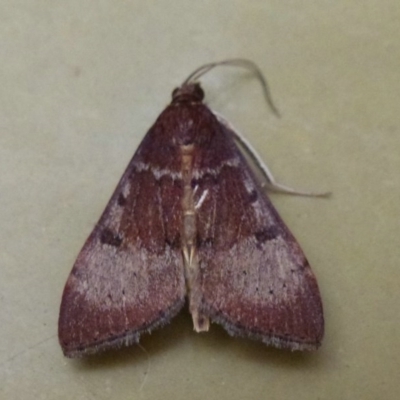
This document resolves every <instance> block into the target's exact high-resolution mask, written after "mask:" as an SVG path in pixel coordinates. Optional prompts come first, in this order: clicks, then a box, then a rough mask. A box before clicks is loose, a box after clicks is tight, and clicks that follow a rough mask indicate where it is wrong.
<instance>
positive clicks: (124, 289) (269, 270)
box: [58, 59, 325, 357]
mask: <svg viewBox="0 0 400 400" xmlns="http://www.w3.org/2000/svg"><path fill="white" fill-rule="evenodd" d="M222 65H226V66H238V67H244V68H247V69H250V70H251V71H252V72H253V73H254V74H255V75H256V76H257V77H258V78H259V80H260V82H261V84H262V87H263V90H264V95H265V97H266V99H267V101H268V103H269V105H270V107H271V108H272V110H273V111H275V112H277V111H276V109H275V108H274V105H273V103H272V100H271V97H270V95H269V90H268V86H267V83H266V80H265V78H264V77H263V75H262V74H261V72H260V70H259V69H258V67H257V66H256V65H255V64H254V63H252V62H250V61H248V60H242V59H233V60H226V61H222V62H217V63H211V64H206V65H203V66H202V67H200V68H198V69H197V70H196V71H194V72H193V73H192V74H191V75H190V76H189V77H188V78H187V79H186V80H185V82H184V83H183V84H182V85H181V86H180V87H179V88H177V89H175V90H174V91H173V93H172V101H171V104H170V105H168V106H167V108H166V109H165V110H164V111H163V112H162V113H161V115H160V116H159V117H158V119H157V120H156V122H155V123H154V125H153V126H152V127H151V128H150V130H149V131H148V133H147V134H146V136H145V137H144V139H143V141H142V142H141V144H140V146H139V148H138V149H137V151H136V153H135V155H134V156H133V158H132V160H131V161H130V163H129V165H128V167H127V169H126V171H125V173H124V174H123V176H122V178H121V180H120V182H119V184H118V186H117V188H116V189H115V192H114V194H113V195H112V197H111V199H110V201H109V203H108V204H107V206H106V208H105V210H104V212H103V214H102V216H101V217H100V220H99V221H98V223H97V224H96V226H95V228H94V229H93V232H92V233H91V234H90V236H89V238H88V239H87V240H86V243H85V244H84V246H83V249H82V250H81V252H80V253H79V255H78V258H77V260H76V262H75V265H74V267H73V269H72V272H71V274H70V276H69V278H68V280H67V282H66V285H65V289H64V293H63V297H62V302H61V309H60V317H59V327H58V328H59V341H60V344H61V347H62V350H63V352H64V355H65V356H67V357H80V356H83V355H86V354H91V353H97V352H100V351H103V350H105V349H108V348H113V347H121V346H123V345H130V344H132V343H135V342H138V341H139V338H140V336H141V335H142V334H143V333H146V332H151V331H152V330H153V329H155V328H158V327H160V326H162V325H164V324H166V323H168V322H169V321H170V320H171V319H172V318H173V317H174V316H175V315H176V314H177V313H178V312H179V311H180V310H181V309H182V307H183V306H184V304H185V300H186V299H187V301H188V305H189V311H190V313H191V315H192V319H193V325H194V330H195V331H197V332H203V331H208V329H209V325H210V321H212V322H215V323H218V324H221V325H222V326H223V327H224V328H225V329H226V331H227V332H228V333H229V334H230V335H234V336H244V337H249V338H252V339H257V340H260V341H262V342H264V343H265V344H267V345H271V346H275V347H278V348H287V349H291V350H314V349H317V348H318V347H319V345H320V344H321V340H322V337H323V333H324V319H323V311H322V302H321V297H320V293H319V289H318V285H317V281H316V279H315V277H314V275H313V273H312V271H311V269H310V266H309V264H308V262H307V260H306V258H305V256H304V254H303V251H302V250H301V248H300V246H299V245H298V243H297V242H296V240H295V238H294V237H293V235H292V234H291V233H290V231H289V230H288V228H287V227H286V225H285V224H284V222H283V221H282V219H281V217H280V216H279V215H278V213H277V211H276V210H275V208H274V207H273V205H272V204H271V202H270V200H269V199H268V197H267V196H266V194H265V190H264V186H269V187H270V188H272V189H275V190H279V191H284V192H288V193H294V194H303V195H315V196H318V195H325V193H321V194H318V193H304V192H298V191H295V190H293V189H290V188H288V187H286V186H283V185H280V184H278V183H277V182H276V181H275V180H274V178H273V176H272V174H271V173H270V171H269V170H268V168H267V167H266V166H265V165H264V164H263V163H262V161H261V160H260V159H259V157H258V156H257V154H256V153H255V152H254V150H253V149H252V147H251V146H250V145H249V144H248V143H247V141H245V139H244V138H242V137H241V136H240V135H239V134H238V133H237V132H236V131H235V130H234V128H233V127H232V126H231V125H230V124H229V123H228V122H227V121H226V120H225V119H223V118H222V117H221V116H219V115H218V114H216V113H214V112H213V111H211V110H210V109H209V108H208V107H207V106H206V105H205V104H204V103H203V98H204V92H203V90H202V89H201V87H200V84H199V83H198V82H197V79H198V78H199V77H200V76H202V75H204V74H205V73H207V72H208V71H209V70H211V69H212V68H214V67H216V66H222ZM243 152H245V153H246V154H247V155H248V156H249V157H250V158H251V160H252V161H254V164H255V166H256V167H257V168H258V169H259V170H260V171H261V173H262V174H263V176H264V178H265V179H264V180H265V182H264V184H261V183H260V180H259V179H257V178H256V176H255V175H254V172H253V170H252V168H250V166H249V164H248V162H247V160H246V159H245V157H244V155H243V154H244V153H243ZM253 169H254V168H253Z"/></svg>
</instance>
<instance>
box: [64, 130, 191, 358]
mask: <svg viewBox="0 0 400 400" xmlns="http://www.w3.org/2000/svg"><path fill="white" fill-rule="evenodd" d="M154 135H155V133H154V129H153V131H150V132H149V133H148V134H147V135H146V137H145V139H144V140H143V142H142V144H141V146H140V147H139V149H138V151H137V152H136V154H135V155H134V157H133V158H132V160H131V162H130V164H129V165H128V167H127V169H126V171H125V173H124V175H123V177H122V178H121V181H120V182H119V184H118V186H117V188H116V190H115V192H114V194H113V195H112V198H111V200H110V201H109V203H108V205H107V207H106V209H105V211H104V213H103V215H102V216H101V218H100V220H99V222H98V223H97V225H96V227H95V228H94V230H93V232H92V233H91V235H90V236H89V238H88V239H87V241H86V243H85V245H84V247H83V249H82V250H81V252H80V254H79V256H78V258H77V260H76V262H75V265H74V267H73V269H72V271H71V274H70V276H69V278H68V281H67V283H66V286H65V289H64V293H63V297H62V303H61V308H60V317H59V340H60V344H61V347H62V349H63V352H64V354H65V355H66V356H68V357H79V356H81V355H83V354H88V353H96V352H98V351H101V350H103V349H106V348H110V347H119V346H122V345H129V344H130V343H132V342H137V341H138V340H139V337H140V335H141V334H142V333H143V332H149V331H151V330H152V329H154V328H155V327H157V326H160V325H163V324H165V323H167V322H168V321H169V320H170V319H171V318H172V317H173V316H174V315H175V314H176V313H177V312H178V311H179V310H180V309H181V307H182V306H183V304H184V298H185V292H186V289H185V281H184V272H183V261H182V256H181V250H180V226H181V212H180V210H181V198H182V184H181V182H180V178H179V168H180V166H179V165H178V164H176V165H175V164H174V163H170V164H169V166H168V168H169V170H168V171H167V170H165V169H163V168H164V165H159V163H160V162H161V163H162V162H163V160H167V159H171V158H172V160H174V154H168V152H173V149H171V148H169V149H166V148H164V149H163V151H164V153H163V156H162V157H161V161H160V157H158V151H159V150H158V148H157V145H159V143H158V144H157V142H154V140H155V139H157V138H155V137H154ZM161 148H162V146H161ZM160 171H161V172H160ZM150 200H151V201H150Z"/></svg>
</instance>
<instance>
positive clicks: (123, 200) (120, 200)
mask: <svg viewBox="0 0 400 400" xmlns="http://www.w3.org/2000/svg"><path fill="white" fill-rule="evenodd" d="M117 202H118V205H119V206H121V207H123V206H124V205H125V204H126V197H125V196H124V195H123V194H122V193H120V194H119V196H118V200H117Z"/></svg>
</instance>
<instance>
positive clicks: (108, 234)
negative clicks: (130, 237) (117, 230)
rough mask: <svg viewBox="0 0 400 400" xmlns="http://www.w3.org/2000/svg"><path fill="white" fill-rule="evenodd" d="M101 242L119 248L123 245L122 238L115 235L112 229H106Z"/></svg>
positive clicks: (101, 236)
mask: <svg viewBox="0 0 400 400" xmlns="http://www.w3.org/2000/svg"><path fill="white" fill-rule="evenodd" d="M100 241H101V243H103V244H108V245H110V246H114V247H119V246H120V245H121V243H122V238H120V237H119V236H118V235H117V234H114V233H113V232H112V231H111V230H110V229H108V228H104V229H103V231H102V232H101V235H100Z"/></svg>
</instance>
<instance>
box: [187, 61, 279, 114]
mask: <svg viewBox="0 0 400 400" xmlns="http://www.w3.org/2000/svg"><path fill="white" fill-rule="evenodd" d="M219 66H229V67H239V68H245V69H247V70H249V71H250V72H251V73H253V74H254V75H255V76H256V78H257V79H258V80H259V81H260V84H261V87H262V89H263V93H264V97H265V100H266V101H267V103H268V106H269V107H270V109H271V110H272V112H273V113H274V114H275V115H276V116H277V117H280V114H279V111H278V109H277V108H276V107H275V104H274V102H273V100H272V96H271V92H270V90H269V87H268V83H267V80H266V79H265V76H264V75H263V73H262V72H261V70H260V68H258V66H257V64H255V63H254V62H253V61H250V60H246V59H244V58H232V59H230V60H223V61H218V62H213V63H209V64H204V65H202V66H201V67H199V68H197V69H196V70H195V71H193V72H192V73H191V74H190V75H189V76H188V77H187V78H186V79H185V81H184V82H183V83H182V86H184V85H188V84H191V83H194V82H195V81H197V80H198V79H199V78H200V77H201V76H203V75H205V74H206V73H208V72H209V71H210V70H212V69H213V68H215V67H219Z"/></svg>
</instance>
